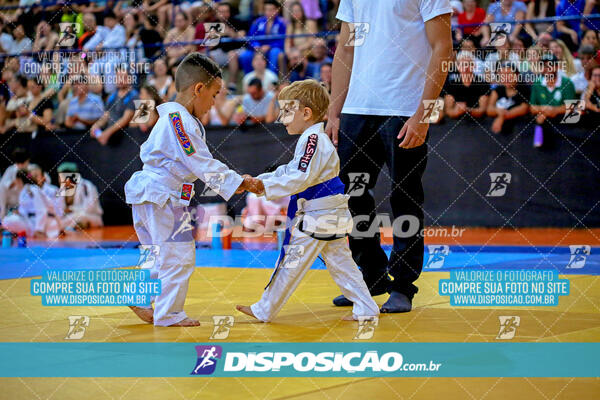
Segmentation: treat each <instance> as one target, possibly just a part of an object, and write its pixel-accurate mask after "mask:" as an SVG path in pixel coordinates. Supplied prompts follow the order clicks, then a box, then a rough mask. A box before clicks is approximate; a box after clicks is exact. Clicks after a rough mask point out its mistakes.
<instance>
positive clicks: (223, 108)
mask: <svg viewBox="0 0 600 400" xmlns="http://www.w3.org/2000/svg"><path fill="white" fill-rule="evenodd" d="M238 104H239V101H237V100H236V99H228V98H227V88H226V87H225V84H223V87H221V90H220V91H219V93H217V97H215V104H214V105H213V106H212V107H211V109H210V111H209V112H207V113H206V114H204V116H203V117H202V125H204V126H227V125H229V124H230V123H231V118H232V117H233V113H234V112H235V108H236V106H237V105H238Z"/></svg>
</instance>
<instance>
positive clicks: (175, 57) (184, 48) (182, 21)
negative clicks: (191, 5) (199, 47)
mask: <svg viewBox="0 0 600 400" xmlns="http://www.w3.org/2000/svg"><path fill="white" fill-rule="evenodd" d="M193 41H194V28H192V26H191V25H190V21H189V18H188V16H187V15H186V14H185V13H184V12H181V11H180V12H178V13H177V14H176V15H175V27H174V28H173V29H171V30H169V33H167V36H166V37H165V40H164V44H165V45H166V44H167V43H189V42H193ZM165 49H166V52H167V62H168V64H169V65H173V64H174V63H175V62H177V61H180V60H181V59H182V58H183V57H185V56H186V55H187V54H188V53H190V52H193V51H194V50H195V47H194V45H191V44H187V45H180V44H178V45H175V46H166V47H165Z"/></svg>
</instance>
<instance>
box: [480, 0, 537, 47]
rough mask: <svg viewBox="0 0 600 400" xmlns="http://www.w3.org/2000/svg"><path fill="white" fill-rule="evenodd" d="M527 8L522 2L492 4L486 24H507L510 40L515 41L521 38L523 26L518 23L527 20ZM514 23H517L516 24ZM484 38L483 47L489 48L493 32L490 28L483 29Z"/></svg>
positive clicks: (482, 40) (488, 10)
mask: <svg viewBox="0 0 600 400" xmlns="http://www.w3.org/2000/svg"><path fill="white" fill-rule="evenodd" d="M526 13H527V6H526V5H525V3H523V2H522V1H515V0H499V1H497V2H495V3H491V4H490V5H489V6H488V9H487V15H486V17H485V22H487V23H489V22H505V23H507V25H508V27H509V32H507V33H508V34H509V38H511V39H514V38H516V37H517V36H519V33H520V32H521V29H522V28H523V24H521V23H518V21H521V20H523V19H525V14H526ZM514 21H517V22H516V23H515V22H514ZM482 31H483V36H482V38H481V46H487V45H488V44H489V41H490V39H491V37H492V36H491V35H492V34H493V32H491V31H490V26H489V25H486V26H483V27H482Z"/></svg>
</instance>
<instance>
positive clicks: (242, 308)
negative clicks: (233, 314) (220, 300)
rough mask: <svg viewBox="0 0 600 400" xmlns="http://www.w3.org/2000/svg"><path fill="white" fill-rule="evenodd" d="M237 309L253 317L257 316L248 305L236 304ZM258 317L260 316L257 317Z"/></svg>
mask: <svg viewBox="0 0 600 400" xmlns="http://www.w3.org/2000/svg"><path fill="white" fill-rule="evenodd" d="M235 309H236V310H238V311H239V312H243V313H244V314H246V315H249V316H251V317H252V318H256V315H254V313H253V312H252V309H251V308H250V307H248V306H241V305H239V304H238V305H237V306H235ZM256 319H258V318H256Z"/></svg>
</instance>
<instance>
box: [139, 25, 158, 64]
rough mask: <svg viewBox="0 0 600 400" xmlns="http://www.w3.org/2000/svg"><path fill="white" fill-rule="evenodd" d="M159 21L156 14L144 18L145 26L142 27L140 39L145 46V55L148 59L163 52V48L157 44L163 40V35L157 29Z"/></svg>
mask: <svg viewBox="0 0 600 400" xmlns="http://www.w3.org/2000/svg"><path fill="white" fill-rule="evenodd" d="M157 21H158V20H157V18H156V17H155V16H153V15H148V16H147V18H144V27H143V28H142V29H140V40H141V42H142V45H143V46H144V57H146V59H148V60H149V59H152V58H154V57H156V56H157V55H158V54H160V52H161V48H160V47H158V46H156V45H157V44H159V43H162V41H163V38H162V35H161V34H160V33H159V31H158V30H157V29H156V26H157V24H158V22H157Z"/></svg>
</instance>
